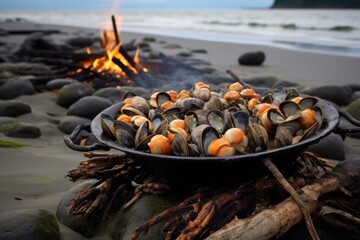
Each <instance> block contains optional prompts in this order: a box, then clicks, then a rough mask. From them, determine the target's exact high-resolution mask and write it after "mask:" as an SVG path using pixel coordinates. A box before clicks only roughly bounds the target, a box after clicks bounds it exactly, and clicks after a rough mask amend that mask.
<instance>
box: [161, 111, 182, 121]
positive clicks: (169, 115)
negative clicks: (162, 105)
mask: <svg viewBox="0 0 360 240" xmlns="http://www.w3.org/2000/svg"><path fill="white" fill-rule="evenodd" d="M180 111H181V109H180V108H178V107H173V108H169V109H168V110H166V111H164V112H163V113H162V116H163V118H164V119H166V120H168V121H169V122H171V121H173V120H174V119H178V114H179V113H180Z"/></svg>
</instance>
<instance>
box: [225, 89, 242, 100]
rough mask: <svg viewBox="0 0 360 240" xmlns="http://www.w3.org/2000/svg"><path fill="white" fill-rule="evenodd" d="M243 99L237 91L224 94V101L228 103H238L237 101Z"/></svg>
mask: <svg viewBox="0 0 360 240" xmlns="http://www.w3.org/2000/svg"><path fill="white" fill-rule="evenodd" d="M240 98H241V95H240V93H239V92H237V91H234V90H232V91H228V92H226V93H225V94H224V99H225V100H226V101H227V102H236V101H237V100H239V99H240Z"/></svg>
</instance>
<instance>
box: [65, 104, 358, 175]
mask: <svg viewBox="0 0 360 240" xmlns="http://www.w3.org/2000/svg"><path fill="white" fill-rule="evenodd" d="M317 104H318V105H319V106H320V107H321V108H322V110H323V113H324V123H323V126H322V128H321V130H320V131H319V132H318V133H317V134H316V135H314V136H312V137H310V138H308V139H306V140H303V141H301V142H299V143H297V144H292V145H289V146H285V147H282V148H278V149H273V150H268V151H264V152H259V153H249V154H244V155H236V156H231V157H223V158H219V157H178V156H169V155H158V154H150V153H146V152H142V151H137V150H134V149H131V148H126V147H123V146H120V145H119V144H118V143H117V142H115V141H114V140H113V139H111V138H110V137H108V136H107V135H106V134H105V133H104V132H103V130H102V128H101V123H100V114H101V113H107V114H109V115H112V116H114V115H116V114H117V113H118V112H119V109H120V108H121V106H122V103H118V104H115V105H112V106H111V107H109V108H107V109H105V110H104V111H102V112H101V113H100V114H99V115H97V116H96V117H95V118H94V119H93V121H92V123H91V129H90V126H89V125H87V126H85V125H79V126H78V127H77V128H76V129H75V130H74V132H73V133H72V134H71V135H69V136H65V137H64V141H65V143H66V144H67V145H68V147H69V148H71V149H74V150H77V151H92V150H96V149H103V150H109V149H110V148H113V149H117V150H120V151H122V152H125V153H126V154H128V155H129V156H130V157H132V158H133V159H134V160H136V161H138V162H139V163H140V164H142V165H143V166H144V167H145V168H147V169H148V171H149V172H151V173H152V174H154V175H156V176H161V177H166V178H169V179H175V180H176V181H184V182H191V181H201V182H203V181H204V182H209V181H211V180H215V181H228V180H230V181H231V180H232V179H237V178H248V177H252V176H254V175H258V174H261V173H262V171H263V170H264V168H263V167H262V161H261V160H262V159H265V158H270V159H271V160H272V161H273V162H274V163H276V165H277V166H278V167H279V168H280V169H281V167H286V166H289V165H290V164H291V162H292V160H295V159H296V158H297V157H299V155H300V154H301V153H302V152H303V151H304V150H305V149H306V148H307V147H308V146H309V145H311V144H315V143H317V142H319V141H320V140H321V139H322V138H324V137H326V136H327V135H329V134H330V133H332V132H335V133H342V132H359V131H360V128H356V127H355V128H341V127H340V126H339V113H340V115H341V116H344V117H345V118H346V119H347V120H348V121H349V122H350V123H352V124H354V125H356V126H360V123H359V122H358V121H356V120H354V119H353V118H352V117H351V116H349V115H348V114H347V113H345V112H342V111H339V112H338V110H336V109H335V108H334V107H333V106H332V105H331V104H330V103H328V102H326V101H324V100H321V99H319V101H318V103H317ZM84 129H85V130H87V131H91V132H92V133H93V134H94V136H95V137H96V138H97V139H98V140H99V143H95V144H93V145H90V146H85V147H82V146H79V145H76V144H74V143H73V141H72V140H73V139H75V137H76V136H77V135H78V133H79V132H80V131H81V130H84Z"/></svg>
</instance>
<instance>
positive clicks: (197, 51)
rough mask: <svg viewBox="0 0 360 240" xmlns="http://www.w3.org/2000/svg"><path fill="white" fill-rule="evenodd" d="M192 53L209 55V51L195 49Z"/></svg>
mask: <svg viewBox="0 0 360 240" xmlns="http://www.w3.org/2000/svg"><path fill="white" fill-rule="evenodd" d="M191 53H201V54H206V53H208V51H207V50H206V49H193V50H191Z"/></svg>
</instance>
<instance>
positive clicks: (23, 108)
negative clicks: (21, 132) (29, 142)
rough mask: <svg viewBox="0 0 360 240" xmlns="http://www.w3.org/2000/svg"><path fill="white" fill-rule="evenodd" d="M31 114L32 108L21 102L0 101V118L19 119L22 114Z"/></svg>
mask: <svg viewBox="0 0 360 240" xmlns="http://www.w3.org/2000/svg"><path fill="white" fill-rule="evenodd" d="M26 113H31V107H30V106H29V105H27V104H26V103H25V102H23V101H19V100H7V101H1V100H0V116H7V117H17V116H19V115H22V114H26Z"/></svg>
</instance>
